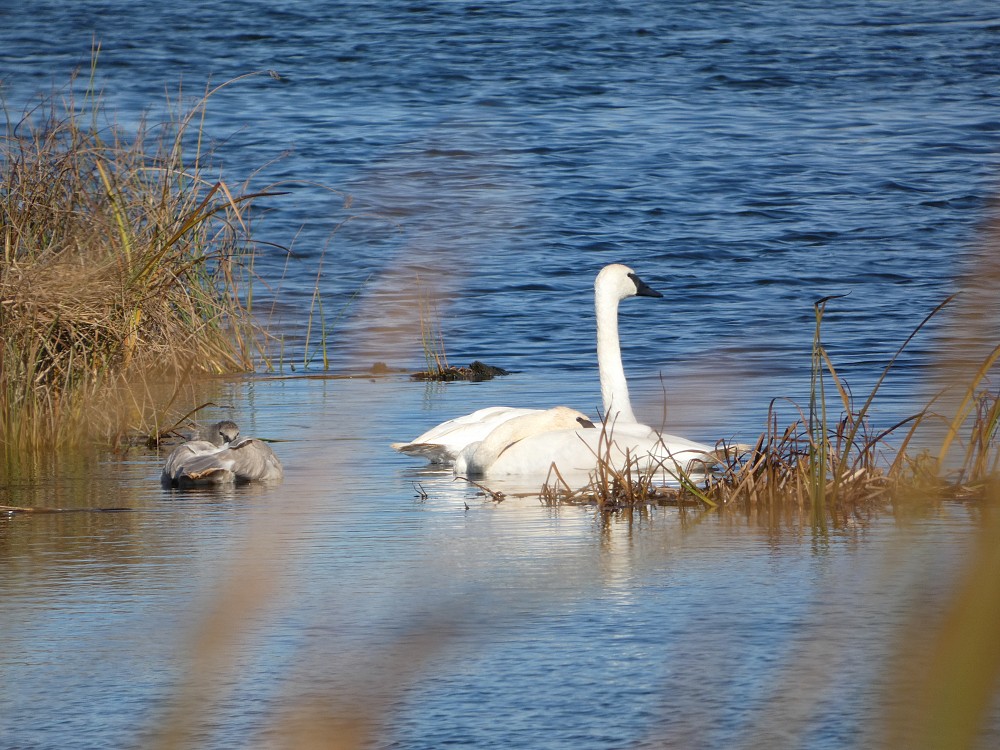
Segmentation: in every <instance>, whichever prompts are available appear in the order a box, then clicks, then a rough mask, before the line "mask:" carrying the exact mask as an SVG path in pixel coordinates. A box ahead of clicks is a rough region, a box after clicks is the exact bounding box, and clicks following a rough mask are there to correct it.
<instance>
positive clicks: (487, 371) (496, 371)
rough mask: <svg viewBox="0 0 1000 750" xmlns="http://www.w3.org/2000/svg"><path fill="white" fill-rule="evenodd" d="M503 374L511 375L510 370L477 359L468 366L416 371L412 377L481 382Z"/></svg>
mask: <svg viewBox="0 0 1000 750" xmlns="http://www.w3.org/2000/svg"><path fill="white" fill-rule="evenodd" d="M501 375H510V372H509V371H508V370H505V369H503V368H502V367H494V366H493V365H487V364H485V363H483V362H480V361H478V360H476V361H475V362H473V363H472V364H471V365H469V366H468V367H451V366H448V367H442V368H440V369H438V370H430V371H425V372H415V373H413V374H412V375H410V377H411V378H413V379H414V380H442V381H450V380H471V381H473V382H479V381H481V380H492V379H493V378H495V377H499V376H501Z"/></svg>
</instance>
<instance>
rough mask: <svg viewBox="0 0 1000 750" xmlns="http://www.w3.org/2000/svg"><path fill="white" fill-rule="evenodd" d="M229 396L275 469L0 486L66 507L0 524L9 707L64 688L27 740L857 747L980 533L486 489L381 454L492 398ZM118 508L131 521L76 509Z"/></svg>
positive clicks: (926, 516)
mask: <svg viewBox="0 0 1000 750" xmlns="http://www.w3.org/2000/svg"><path fill="white" fill-rule="evenodd" d="M228 387H229V388H230V393H229V395H230V397H231V398H230V400H229V402H228V405H230V406H232V407H233V409H234V411H235V416H237V417H239V418H240V419H241V421H245V422H248V425H251V426H250V427H248V429H252V430H253V432H254V433H255V434H258V435H263V436H266V437H271V438H275V439H277V440H279V441H284V442H277V443H275V444H274V447H275V450H276V451H278V453H279V455H280V456H281V458H282V460H283V462H284V463H285V466H286V479H285V481H284V482H283V483H282V484H281V485H279V486H277V487H264V486H255V485H252V484H251V485H240V486H234V487H230V488H225V489H223V490H222V491H217V490H215V491H212V490H206V489H205V488H193V489H189V490H164V489H163V488H162V487H161V486H160V485H159V471H160V466H161V461H162V458H163V457H162V456H161V455H159V454H157V453H155V452H144V451H142V450H137V451H135V452H133V453H130V454H129V456H128V458H127V460H121V459H120V458H111V457H105V458H103V459H100V460H99V462H98V463H97V464H96V469H97V470H94V469H95V467H94V466H92V467H91V468H90V469H89V470H88V469H86V468H85V467H84V466H81V467H80V468H79V471H78V472H77V473H76V474H75V475H73V474H72V473H71V474H70V475H69V477H68V478H66V477H52V478H50V480H49V481H48V482H46V481H40V480H39V481H37V483H36V484H35V485H32V486H28V485H25V486H24V488H23V491H22V489H20V488H19V487H18V486H8V487H7V488H6V489H5V492H6V493H7V494H6V496H5V497H6V498H9V499H10V500H11V501H13V502H14V503H16V504H27V503H38V504H40V505H49V504H52V505H65V506H66V507H70V508H74V509H78V510H74V512H68V513H46V514H17V515H13V516H3V517H0V555H2V557H3V561H4V571H5V575H4V576H3V577H2V579H0V596H2V597H3V601H4V608H3V614H2V617H3V628H4V631H5V633H7V634H8V636H7V637H8V644H9V648H8V649H6V650H5V651H4V652H3V655H2V656H0V666H2V670H3V672H4V673H5V675H6V676H7V678H8V679H5V681H4V687H3V688H0V690H2V691H3V693H2V698H3V703H4V704H5V707H8V708H9V709H10V711H11V713H8V715H16V714H18V713H22V714H23V712H25V711H28V710H29V707H30V706H32V705H37V704H38V703H41V704H44V703H45V702H46V700H47V699H46V698H45V695H46V694H47V693H48V692H49V691H50V690H51V689H52V686H53V685H62V686H64V687H65V688H66V689H67V690H68V691H70V692H69V694H68V695H67V697H66V699H65V700H64V701H62V703H61V706H62V708H61V710H62V713H63V715H64V716H65V717H66V722H65V724H63V725H60V726H58V727H56V726H42V725H38V726H34V727H18V728H17V729H16V734H15V735H14V736H15V737H16V739H17V742H18V743H20V744H29V745H30V744H31V743H36V744H48V745H51V744H53V743H54V744H63V743H65V742H69V741H70V736H71V733H72V731H74V729H77V730H78V729H80V728H82V727H85V726H87V727H89V728H90V729H91V731H93V724H92V718H91V717H92V714H93V712H94V711H95V710H97V711H99V712H101V713H102V714H103V715H106V716H107V717H108V718H107V719H106V721H105V722H104V723H103V724H102V730H101V732H100V733H99V734H100V736H101V738H102V742H104V744H107V745H118V746H126V745H135V744H142V745H144V746H151V747H156V746H159V747H176V746H195V745H197V746H198V747H232V746H248V745H254V744H260V743H264V744H267V743H268V742H270V741H274V742H275V743H276V744H281V743H282V742H284V743H285V744H289V745H291V746H296V747H309V746H310V743H313V744H315V745H317V746H319V745H320V744H322V742H320V741H315V742H314V740H315V738H316V737H320V738H324V740H323V741H326V739H328V738H329V737H330V736H331V734H330V733H331V732H333V733H335V734H336V736H337V737H340V738H342V740H343V743H344V744H343V746H351V744H350V743H351V742H352V741H353V739H358V738H361V737H366V736H368V737H379V738H381V739H380V740H379V742H383V743H386V742H389V743H391V742H397V743H399V744H400V745H402V746H407V747H438V746H441V745H443V744H448V743H452V744H455V743H457V744H466V745H467V746H483V745H490V744H493V745H499V746H526V745H528V746H532V747H542V748H547V747H551V748H560V747H571V746H572V747H579V746H580V745H581V743H582V744H584V745H587V746H593V747H602V746H603V747H621V746H628V745H630V744H633V745H637V746H641V745H642V744H644V743H646V744H659V743H661V742H669V743H670V744H677V743H679V744H681V745H684V746H689V747H696V748H697V747H718V746H720V745H730V744H741V743H742V744H754V743H756V742H757V741H758V740H760V741H761V742H763V741H765V740H767V741H768V742H770V741H774V742H775V743H777V745H778V746H781V744H782V741H783V738H784V740H787V738H788V737H789V736H794V737H796V739H797V740H798V739H801V738H803V737H805V738H811V739H810V744H811V745H812V746H819V747H822V746H834V745H843V744H848V745H851V744H863V742H864V741H865V740H866V738H867V737H868V733H869V731H870V727H871V726H873V723H874V719H875V716H876V715H877V713H878V708H877V705H878V702H879V701H880V700H881V694H882V691H883V689H884V687H885V679H886V678H885V676H884V671H885V669H887V668H888V666H889V664H890V661H891V658H892V654H893V649H892V647H891V644H892V643H893V641H894V638H895V637H896V634H897V632H898V631H899V629H900V628H901V627H902V626H903V625H904V624H905V623H906V622H907V620H908V618H909V617H910V616H911V613H912V612H913V611H914V610H915V609H918V608H920V607H923V606H926V605H928V604H930V605H932V606H933V605H934V603H935V602H940V600H941V597H942V596H943V595H944V594H945V593H946V592H947V590H948V586H949V584H950V582H951V581H952V580H953V576H954V574H955V571H956V569H957V567H958V565H959V563H960V562H961V560H962V557H963V554H964V552H963V550H964V549H966V546H967V544H968V539H969V537H970V535H971V534H972V533H973V530H974V528H975V526H976V523H977V518H976V516H975V514H974V512H973V511H971V510H969V509H967V508H965V507H964V506H944V507H937V506H936V507H937V509H936V510H933V509H928V510H926V511H924V512H913V513H911V514H909V515H900V516H899V517H894V516H892V515H889V514H882V515H877V516H873V517H871V518H868V519H855V520H853V521H851V522H850V523H842V524H839V525H836V524H831V525H829V526H828V527H827V528H825V529H824V528H821V527H819V528H817V527H814V526H813V524H812V523H811V519H809V518H808V517H806V516H805V514H804V513H803V512H802V511H800V510H798V509H796V508H790V507H786V506H782V507H780V508H761V509H756V510H752V511H746V512H742V513H736V512H726V513H718V512H714V513H713V512H704V511H699V510H694V509H679V508H672V507H655V506H651V507H646V508H639V509H635V510H633V511H631V512H627V513H616V514H602V513H600V512H598V511H597V510H596V509H595V508H594V507H591V506H573V505H562V504H555V505H552V504H546V503H543V502H542V501H541V500H539V498H538V497H537V496H532V495H528V496H523V497H522V496H514V495H509V496H507V497H506V498H505V499H503V501H501V502H497V501H495V500H493V499H491V498H490V497H489V496H486V495H483V494H482V493H481V492H480V490H478V489H477V488H475V487H473V486H470V485H468V484H466V483H464V482H460V481H455V479H454V477H453V476H452V475H451V473H450V471H440V470H433V469H426V468H423V467H421V466H420V465H419V464H415V463H412V462H409V461H408V460H407V459H405V458H404V457H401V456H399V455H398V454H395V453H393V452H392V451H391V450H390V449H389V448H388V444H389V443H390V442H391V441H392V440H393V439H396V438H397V436H398V435H399V434H416V432H417V431H418V428H419V426H420V425H423V424H425V423H427V422H432V421H440V419H442V418H444V417H445V416H447V412H446V410H449V409H452V406H453V405H452V403H451V400H452V399H454V398H457V397H461V399H463V400H464V399H465V398H466V396H468V395H475V396H476V397H477V398H479V397H481V398H483V399H487V398H490V399H492V398H493V397H494V396H495V394H493V393H488V392H486V393H483V394H482V395H481V396H480V391H477V390H475V389H472V388H459V389H457V393H458V396H456V395H455V394H456V391H453V390H451V389H445V390H444V391H442V392H441V393H439V394H437V395H436V396H434V397H432V398H431V399H430V400H427V399H426V397H427V392H426V391H425V390H424V389H423V388H422V387H421V386H417V385H415V384H412V383H410V382H408V381H406V380H405V379H404V378H397V379H395V380H392V379H388V380H386V379H382V380H375V381H373V380H370V379H359V380H337V381H324V380H317V379H313V378H308V379H307V378H302V379H291V380H277V379H261V380H255V379H251V380H242V381H235V382H233V383H231V384H230V385H229V386H228ZM505 387H506V388H508V389H509V390H508V395H510V396H511V397H512V400H513V402H515V403H518V402H520V403H523V402H524V400H527V399H526V398H525V396H526V394H524V393H520V394H519V393H518V392H517V388H515V387H514V386H512V385H509V384H508V385H507V386H505ZM521 387H522V388H523V387H525V385H524V384H523V383H522V385H521ZM533 395H535V396H537V394H533ZM244 410H245V411H244ZM465 410H466V411H468V405H466V408H465ZM244 413H245V414H246V415H247V417H244V416H243V414H244ZM230 415H231V414H229V413H228V412H227V414H226V416H230ZM211 416H213V417H214V415H211ZM248 417H249V418H248ZM362 424H363V425H364V428H363V429H353V427H352V426H353V425H362ZM111 507H125V508H129V510H127V511H122V512H101V511H95V510H94V509H99V508H111ZM932 510H933V512H932ZM111 644H114V645H113V646H112V645H111ZM11 685H17V686H18V687H17V690H16V692H15V691H14V690H13V689H12V688H11V687H10V686H11ZM595 701H596V704H595ZM594 705H599V706H600V705H603V706H606V707H608V710H600V711H597V710H593V706H594ZM123 706H124V707H127V709H125V710H123ZM5 713H6V712H5ZM126 713H127V714H128V716H127V717H126V716H125V715H123V714H126ZM845 715H849V716H852V717H855V718H854V720H853V721H852V725H851V727H850V728H845V726H844V722H843V721H842V717H843V716H845ZM495 716H509V717H511V719H510V721H505V722H499V723H498V722H496V721H493V720H488V719H489V717H495ZM7 731H8V733H9V732H10V731H11V730H10V729H8V730H7ZM352 738H353V739H352ZM812 739H814V740H815V742H812ZM171 743H175V744H171ZM786 744H788V743H787V742H786ZM793 744H794V743H793Z"/></svg>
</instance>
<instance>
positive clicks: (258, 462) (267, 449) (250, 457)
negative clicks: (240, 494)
mask: <svg viewBox="0 0 1000 750" xmlns="http://www.w3.org/2000/svg"><path fill="white" fill-rule="evenodd" d="M224 453H227V454H228V455H227V456H226V460H227V461H232V463H231V464H230V469H231V470H232V471H233V473H234V474H235V475H236V479H237V480H238V481H241V482H259V481H268V480H272V479H281V478H282V477H283V476H284V473H285V470H284V468H283V467H282V465H281V461H279V460H278V457H277V456H276V455H275V453H274V451H273V450H271V446H270V445H268V444H267V443H265V442H264V441H263V440H257V439H256V438H248V439H246V440H241V441H240V442H238V443H236V444H235V445H231V446H230V447H229V448H227V449H226V450H225V451H224Z"/></svg>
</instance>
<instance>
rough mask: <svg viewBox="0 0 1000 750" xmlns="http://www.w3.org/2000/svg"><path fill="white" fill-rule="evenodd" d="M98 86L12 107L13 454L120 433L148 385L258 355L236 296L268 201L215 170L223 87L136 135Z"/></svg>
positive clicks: (6, 195)
mask: <svg viewBox="0 0 1000 750" xmlns="http://www.w3.org/2000/svg"><path fill="white" fill-rule="evenodd" d="M95 60H96V55H95ZM93 81H94V71H93V69H92V70H91V78H90V82H89V85H88V86H87V87H86V90H85V93H84V94H83V97H82V100H80V101H78V100H77V98H76V96H75V95H74V93H73V89H74V84H75V83H76V78H74V79H73V81H71V83H70V85H69V87H68V88H67V93H65V94H64V95H63V98H61V99H59V100H57V99H56V97H52V98H50V99H48V100H46V101H45V102H43V103H42V104H40V105H38V106H37V107H35V108H34V109H32V110H30V111H28V112H26V113H25V114H24V115H23V116H22V117H20V119H17V120H14V119H12V118H11V116H10V115H9V113H8V115H7V123H6V125H7V127H6V132H5V134H4V135H3V137H2V139H0V169H2V172H0V232H2V241H3V262H2V265H0V366H2V369H0V447H2V449H3V452H4V453H5V455H7V456H10V455H11V454H12V453H17V452H21V451H26V450H27V451H30V450H33V449H35V450H37V449H40V448H44V447H50V448H51V447H54V446H61V445H69V444H74V443H81V442H82V441H85V440H90V439H93V438H94V437H95V433H96V434H97V436H104V437H107V436H109V435H112V434H114V433H115V432H116V431H119V430H120V429H121V428H122V421H123V420H126V421H127V420H130V419H135V418H136V416H137V412H142V411H143V409H144V408H145V407H148V403H147V401H148V399H147V398H146V397H145V395H143V394H144V393H146V392H147V391H148V389H147V388H146V387H145V385H144V384H143V383H144V381H145V380H146V379H149V378H163V379H165V378H169V377H173V378H176V377H178V376H179V375H184V376H187V375H189V374H197V373H222V372H233V371H245V370H249V369H252V367H253V366H254V358H255V357H256V356H258V355H261V354H262V353H263V352H262V346H261V342H262V336H263V334H262V333H261V332H260V331H259V330H257V329H256V328H255V326H254V324H253V321H252V319H251V316H250V314H249V310H248V309H247V308H246V306H245V305H244V303H243V301H242V300H244V299H247V298H248V297H247V292H248V288H249V286H250V284H251V282H252V260H253V255H254V251H255V248H254V244H253V240H252V238H251V235H250V219H249V216H248V209H249V208H250V205H251V203H252V202H253V200H254V199H256V198H259V197H260V194H256V195H255V194H250V193H247V192H243V193H240V192H238V191H235V190H234V189H232V188H231V187H230V185H229V184H228V183H227V182H226V181H225V180H223V179H221V178H220V177H218V176H215V175H213V174H211V169H212V168H211V164H210V162H209V155H208V153H207V152H206V150H205V149H204V147H203V142H202V139H203V134H202V132H201V130H200V126H201V122H202V121H201V120H200V118H201V117H203V116H204V112H205V107H206V104H207V101H208V99H209V97H210V96H211V95H212V93H214V91H215V90H218V87H217V88H216V89H214V90H212V91H208V92H207V93H206V94H205V95H204V96H203V97H202V98H201V99H200V100H199V101H198V102H197V103H196V104H195V105H194V106H193V108H191V109H190V110H189V111H187V112H186V113H184V114H181V115H178V116H176V117H174V118H173V119H172V120H171V121H168V122H165V123H163V124H161V125H159V126H157V127H156V128H152V129H151V128H149V127H147V125H146V124H145V123H143V124H141V125H140V126H139V128H138V131H137V132H135V133H128V134H127V133H125V132H124V131H123V130H122V129H121V128H120V127H118V126H116V125H115V124H112V123H108V122H106V117H105V111H104V107H103V103H102V99H101V96H100V95H99V94H98V93H97V92H96V91H95V88H94V83H93ZM230 83H231V82H230ZM224 85H228V84H224ZM137 384H141V385H139V386H138V387H137ZM137 394H139V395H137Z"/></svg>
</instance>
